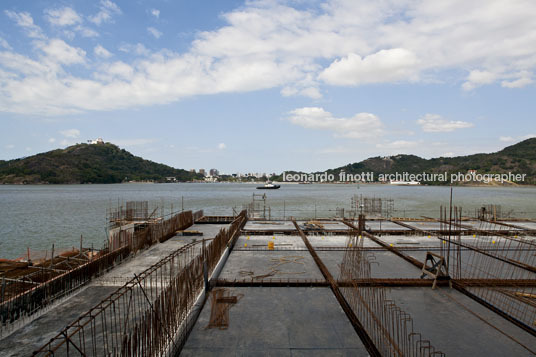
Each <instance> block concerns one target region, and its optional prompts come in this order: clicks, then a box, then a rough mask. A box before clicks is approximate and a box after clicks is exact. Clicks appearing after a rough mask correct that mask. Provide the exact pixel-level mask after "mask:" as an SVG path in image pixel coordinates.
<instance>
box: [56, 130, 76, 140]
mask: <svg viewBox="0 0 536 357" xmlns="http://www.w3.org/2000/svg"><path fill="white" fill-rule="evenodd" d="M60 134H61V135H63V136H65V137H66V138H72V139H75V138H78V137H79V136H80V130H78V129H67V130H62V131H60Z"/></svg>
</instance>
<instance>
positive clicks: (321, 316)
mask: <svg viewBox="0 0 536 357" xmlns="http://www.w3.org/2000/svg"><path fill="white" fill-rule="evenodd" d="M231 292H232V293H231V294H232V295H238V296H240V295H242V298H241V299H240V301H239V302H238V303H237V304H236V305H234V306H233V307H232V308H231V309H230V311H229V328H227V329H226V330H219V329H206V326H207V325H208V322H209V318H210V304H205V306H204V307H203V310H202V311H201V315H200V316H199V319H198V321H197V323H196V324H195V326H194V328H193V330H192V333H191V334H190V337H189V338H188V340H187V341H186V344H185V346H184V349H183V351H182V353H181V356H211V355H216V354H218V353H224V354H225V355H234V356H258V355H260V356H275V355H277V356H302V355H307V356H310V355H319V356H320V355H321V356H326V355H328V356H367V355H368V353H367V351H366V349H365V348H364V346H363V344H362V343H361V340H360V339H359V337H358V336H357V334H356V333H355V331H354V329H353V327H352V325H351V324H350V322H349V321H348V319H347V318H346V315H345V314H344V312H343V311H342V309H341V307H340V305H339V304H338V303H337V300H336V299H335V297H334V296H333V294H332V292H331V290H330V289H329V288H274V287H270V288H268V287H263V288H233V289H232V290H231Z"/></svg>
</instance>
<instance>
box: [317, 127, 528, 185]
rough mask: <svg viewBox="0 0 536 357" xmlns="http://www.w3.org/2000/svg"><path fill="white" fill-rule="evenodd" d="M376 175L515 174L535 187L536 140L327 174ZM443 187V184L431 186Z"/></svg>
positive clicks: (388, 160) (381, 160) (372, 161)
mask: <svg viewBox="0 0 536 357" xmlns="http://www.w3.org/2000/svg"><path fill="white" fill-rule="evenodd" d="M341 170H344V171H345V172H346V173H352V174H356V173H361V172H369V171H370V172H374V174H375V177H377V175H378V174H392V173H396V172H399V173H402V172H408V173H414V174H418V173H422V172H427V173H444V172H448V173H449V175H450V174H451V173H457V172H461V173H466V172H467V171H468V170H477V172H478V173H479V174H502V173H508V172H512V173H515V174H526V175H527V176H526V180H525V182H524V183H526V184H536V138H531V139H527V140H524V141H522V142H519V143H517V144H515V145H512V146H508V147H506V148H504V149H503V150H501V151H498V152H495V153H490V154H474V155H467V156H457V157H439V158H433V159H423V158H420V157H418V156H415V155H394V156H386V157H379V156H378V157H372V158H369V159H366V160H364V161H361V162H357V163H353V164H348V165H346V166H342V167H338V168H335V169H331V170H327V172H328V173H332V174H338V173H339V172H340V171H341ZM428 183H429V184H440V183H441V182H428Z"/></svg>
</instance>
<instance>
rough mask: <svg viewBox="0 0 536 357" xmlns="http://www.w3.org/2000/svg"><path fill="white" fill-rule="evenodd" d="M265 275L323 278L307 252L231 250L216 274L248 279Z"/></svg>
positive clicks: (273, 276)
mask: <svg viewBox="0 0 536 357" xmlns="http://www.w3.org/2000/svg"><path fill="white" fill-rule="evenodd" d="M266 274H271V275H269V276H267V277H265V278H264V279H300V280H303V279H307V280H309V279H314V280H321V279H323V276H322V273H321V272H320V270H319V269H318V267H317V266H316V264H315V262H314V260H313V258H312V257H311V255H310V254H309V252H308V251H303V252H284V251H254V252H251V251H233V252H231V255H230V256H229V259H228V260H227V262H226V264H225V266H224V267H223V270H222V272H221V274H220V276H219V277H220V279H227V280H243V279H246V280H250V279H252V277H259V278H260V276H262V275H266ZM259 278H258V279H259ZM253 280H256V279H253Z"/></svg>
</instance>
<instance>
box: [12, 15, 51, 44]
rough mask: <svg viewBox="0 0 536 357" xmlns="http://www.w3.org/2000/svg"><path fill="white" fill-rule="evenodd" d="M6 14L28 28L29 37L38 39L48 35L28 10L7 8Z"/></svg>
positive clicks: (24, 27)
mask: <svg viewBox="0 0 536 357" xmlns="http://www.w3.org/2000/svg"><path fill="white" fill-rule="evenodd" d="M4 12H5V14H6V15H7V16H8V17H9V18H10V19H12V20H13V21H15V22H16V23H17V25H18V26H20V27H22V28H23V29H25V30H26V33H27V35H28V37H31V38H36V39H44V38H45V37H46V36H45V35H44V34H43V31H42V30H41V28H40V27H39V26H37V25H36V24H34V21H33V18H32V16H31V15H30V14H29V13H27V12H14V11H10V10H5V11H4Z"/></svg>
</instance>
